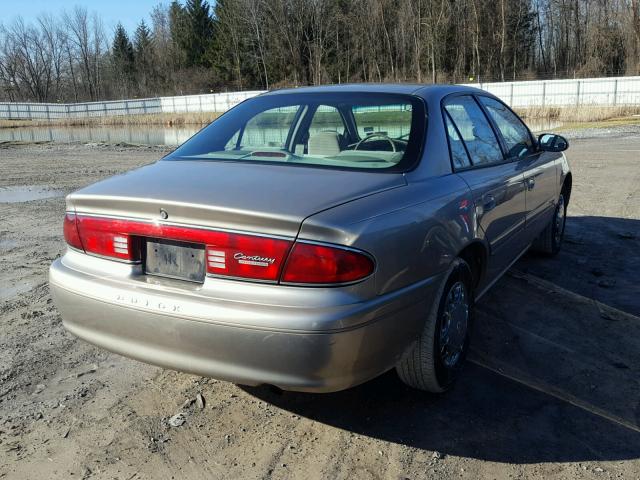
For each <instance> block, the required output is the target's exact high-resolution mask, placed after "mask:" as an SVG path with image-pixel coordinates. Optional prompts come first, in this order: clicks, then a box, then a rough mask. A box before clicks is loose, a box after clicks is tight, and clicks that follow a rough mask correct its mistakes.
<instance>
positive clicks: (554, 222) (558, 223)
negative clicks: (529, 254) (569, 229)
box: [533, 192, 567, 255]
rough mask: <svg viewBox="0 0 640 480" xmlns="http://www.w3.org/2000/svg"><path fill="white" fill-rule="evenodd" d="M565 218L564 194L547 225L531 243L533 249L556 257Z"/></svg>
mask: <svg viewBox="0 0 640 480" xmlns="http://www.w3.org/2000/svg"><path fill="white" fill-rule="evenodd" d="M566 218H567V204H566V201H565V196H564V192H562V193H561V194H560V197H559V198H558V203H557V205H556V210H555V212H554V213H553V218H552V219H551V222H549V225H547V227H546V228H545V229H544V230H543V231H542V233H541V234H540V236H539V237H538V238H537V239H536V240H535V242H534V243H533V248H534V249H535V250H537V251H539V252H542V253H546V254H547V255H556V254H557V253H558V252H559V251H560V248H561V247H562V240H563V239H564V227H565V223H566Z"/></svg>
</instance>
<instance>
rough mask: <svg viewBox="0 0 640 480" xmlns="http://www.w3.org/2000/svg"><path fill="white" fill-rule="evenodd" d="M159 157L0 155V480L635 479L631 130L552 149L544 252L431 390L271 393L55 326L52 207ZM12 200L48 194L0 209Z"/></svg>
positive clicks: (637, 148)
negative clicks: (556, 223)
mask: <svg viewBox="0 0 640 480" xmlns="http://www.w3.org/2000/svg"><path fill="white" fill-rule="evenodd" d="M583 136H584V135H583ZM161 155H162V151H161V150H159V149H156V148H130V147H128V148H125V147H117V146H109V147H107V146H100V145H51V144H45V145H0V302H1V305H0V478H7V479H9V478H11V479H51V478H108V479H121V480H130V479H163V478H176V479H181V478H188V479H211V478H243V479H245V478H246V479H252V478H255V479H261V478H278V479H279V478H305V479H307V478H310V479H314V478H328V479H352V478H358V479H360V478H363V479H382V478H384V479H424V478H434V479H436V478H437V479H443V478H444V479H454V478H455V479H458V478H460V479H477V478H487V479H503V478H504V479H506V478H513V479H517V478H541V479H542V478H544V479H565V478H587V479H589V478H594V479H601V478H602V479H605V478H606V479H633V480H636V479H639V478H640V273H639V272H640V254H639V253H638V252H639V251H640V130H638V131H635V132H633V131H631V132H629V131H625V132H623V134H622V135H618V136H615V132H614V135H611V134H609V135H608V136H602V135H600V136H596V137H594V138H580V139H576V140H574V141H572V147H571V149H570V151H569V153H568V156H569V157H570V160H571V161H572V166H573V171H574V186H573V195H572V198H571V204H570V206H569V219H568V224H567V237H566V242H565V245H564V248H563V251H562V252H561V254H560V255H559V256H558V257H556V258H554V259H547V258H543V257H539V256H536V255H533V254H527V255H526V256H525V257H524V258H523V259H521V260H520V261H519V262H518V263H517V264H516V265H515V266H514V268H513V269H512V270H511V271H510V272H509V273H508V275H506V276H505V277H504V278H503V279H502V280H500V281H499V282H498V283H497V284H496V285H495V286H494V288H493V289H492V290H491V292H490V293H489V294H487V295H486V296H485V297H484V298H483V299H482V300H481V301H480V302H479V304H478V317H477V320H478V321H477V322H476V325H475V327H476V328H475V332H474V338H473V350H472V355H471V359H470V360H471V361H470V362H469V364H468V365H467V367H466V369H465V371H464V374H463V378H462V379H461V381H460V383H459V384H458V385H457V386H456V387H455V388H454V389H453V390H452V391H451V392H449V393H447V394H445V395H442V396H435V395H429V394H426V393H420V392H416V391H412V390H410V389H408V388H406V387H404V386H403V385H402V384H401V383H400V381H399V380H398V379H397V377H396V376H395V374H394V373H393V372H390V373H388V374H386V375H384V376H382V377H380V378H378V379H376V380H374V381H372V382H369V383H367V384H365V385H362V386H360V387H358V388H354V389H351V390H348V391H345V392H340V393H336V394H326V395H311V394H297V393H284V394H279V393H276V392H274V391H272V390H269V389H267V388H247V387H239V386H236V385H232V384H229V383H225V382H219V381H216V380H213V379H206V378H200V377H196V376H192V375H186V374H182V373H177V372H173V371H168V370H162V369H160V368H156V367H153V366H149V365H145V364H142V363H138V362H136V361H133V360H129V359H126V358H123V357H120V356H117V355H114V354H110V353H107V352H104V351H102V350H99V349H97V348H94V347H92V346H90V345H88V344H86V343H84V342H82V341H79V340H76V339H75V338H73V337H72V336H71V335H69V334H67V333H66V332H65V330H64V329H63V327H62V324H61V321H60V317H59V316H58V314H57V312H56V310H55V308H54V306H53V304H52V302H51V298H50V295H49V290H48V287H47V269H48V267H49V264H50V263H51V261H52V260H53V259H54V258H56V257H58V256H59V255H61V254H62V252H63V250H64V242H63V239H62V233H61V226H62V218H63V213H64V199H63V196H64V195H65V194H67V193H70V192H71V191H73V190H75V189H77V188H79V187H81V186H84V185H86V184H89V183H92V182H94V181H96V180H99V179H101V178H104V177H106V176H109V175H113V174H115V173H118V172H122V171H125V170H128V169H131V168H133V167H136V166H139V165H142V164H146V163H149V162H151V161H153V160H155V159H156V158H158V157H160V156H161ZM25 186H31V190H30V191H29V190H27V191H26V193H25V189H20V188H17V187H25ZM34 186H37V187H41V188H40V189H36V188H35V187H34ZM6 187H11V188H6ZM20 195H23V198H22V199H23V200H24V195H27V196H28V195H40V197H46V196H50V198H41V199H39V200H32V201H15V202H13V203H7V202H6V201H5V202H4V203H2V202H3V200H2V198H4V200H7V199H8V198H9V197H11V198H12V199H13V200H20V198H19V196H20ZM3 196H4V197H3ZM180 412H182V413H183V418H184V419H185V422H184V424H182V425H181V426H176V427H174V426H170V424H169V419H170V418H171V417H173V416H174V415H176V414H178V413H180ZM173 423H176V422H173ZM177 423H179V422H177Z"/></svg>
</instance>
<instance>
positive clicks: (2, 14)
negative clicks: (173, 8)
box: [0, 0, 169, 33]
mask: <svg viewBox="0 0 640 480" xmlns="http://www.w3.org/2000/svg"><path fill="white" fill-rule="evenodd" d="M159 3H165V4H168V3H169V0H164V1H162V0H0V22H2V23H9V22H11V20H12V19H13V18H15V17H17V16H19V15H20V16H22V18H24V19H25V20H27V21H30V20H34V19H35V18H36V17H37V16H38V15H39V14H40V13H43V12H47V13H53V14H55V15H58V14H60V13H62V11H63V10H65V9H66V10H69V11H70V10H73V8H74V7H75V6H76V5H79V6H82V7H85V8H86V9H87V11H88V12H89V13H92V12H97V13H98V15H100V17H102V21H103V22H104V27H105V30H106V31H107V32H108V33H112V32H113V30H114V29H115V27H116V25H117V24H118V22H122V25H124V27H125V28H126V29H127V31H128V32H130V33H131V32H133V30H135V28H136V26H137V25H138V23H140V20H142V19H143V18H144V20H145V22H147V25H149V24H150V19H149V13H150V12H151V10H152V9H153V7H154V6H156V5H157V4H159Z"/></svg>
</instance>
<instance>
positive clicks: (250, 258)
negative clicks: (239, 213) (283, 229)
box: [206, 232, 291, 281]
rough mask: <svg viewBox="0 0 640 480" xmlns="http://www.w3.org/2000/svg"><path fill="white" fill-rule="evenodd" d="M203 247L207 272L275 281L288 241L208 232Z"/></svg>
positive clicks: (289, 243)
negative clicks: (204, 247) (205, 251)
mask: <svg viewBox="0 0 640 480" xmlns="http://www.w3.org/2000/svg"><path fill="white" fill-rule="evenodd" d="M212 233H215V237H213V236H212V237H211V238H209V239H208V241H207V242H206V243H207V272H208V273H211V274H214V275H225V276H230V277H237V278H250V279H255V280H270V281H276V280H278V276H279V275H280V269H281V267H282V264H283V262H284V259H285V258H286V256H287V252H288V251H289V248H290V247H291V242H290V241H288V240H280V239H277V238H267V237H258V236H254V235H243V234H237V233H224V232H212Z"/></svg>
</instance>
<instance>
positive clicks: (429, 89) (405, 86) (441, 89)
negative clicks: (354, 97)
mask: <svg viewBox="0 0 640 480" xmlns="http://www.w3.org/2000/svg"><path fill="white" fill-rule="evenodd" d="M339 92H351V93H400V94H405V95H417V96H420V97H423V98H434V97H436V98H437V97H444V96H445V95H449V94H451V93H457V92H469V93H486V92H485V91H484V90H480V89H478V88H474V87H466V86H463V85H445V84H431V85H428V84H420V83H343V84H339V85H323V86H314V87H298V88H283V89H278V90H272V91H270V92H267V93H265V94H264V95H286V94H292V93H339Z"/></svg>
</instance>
